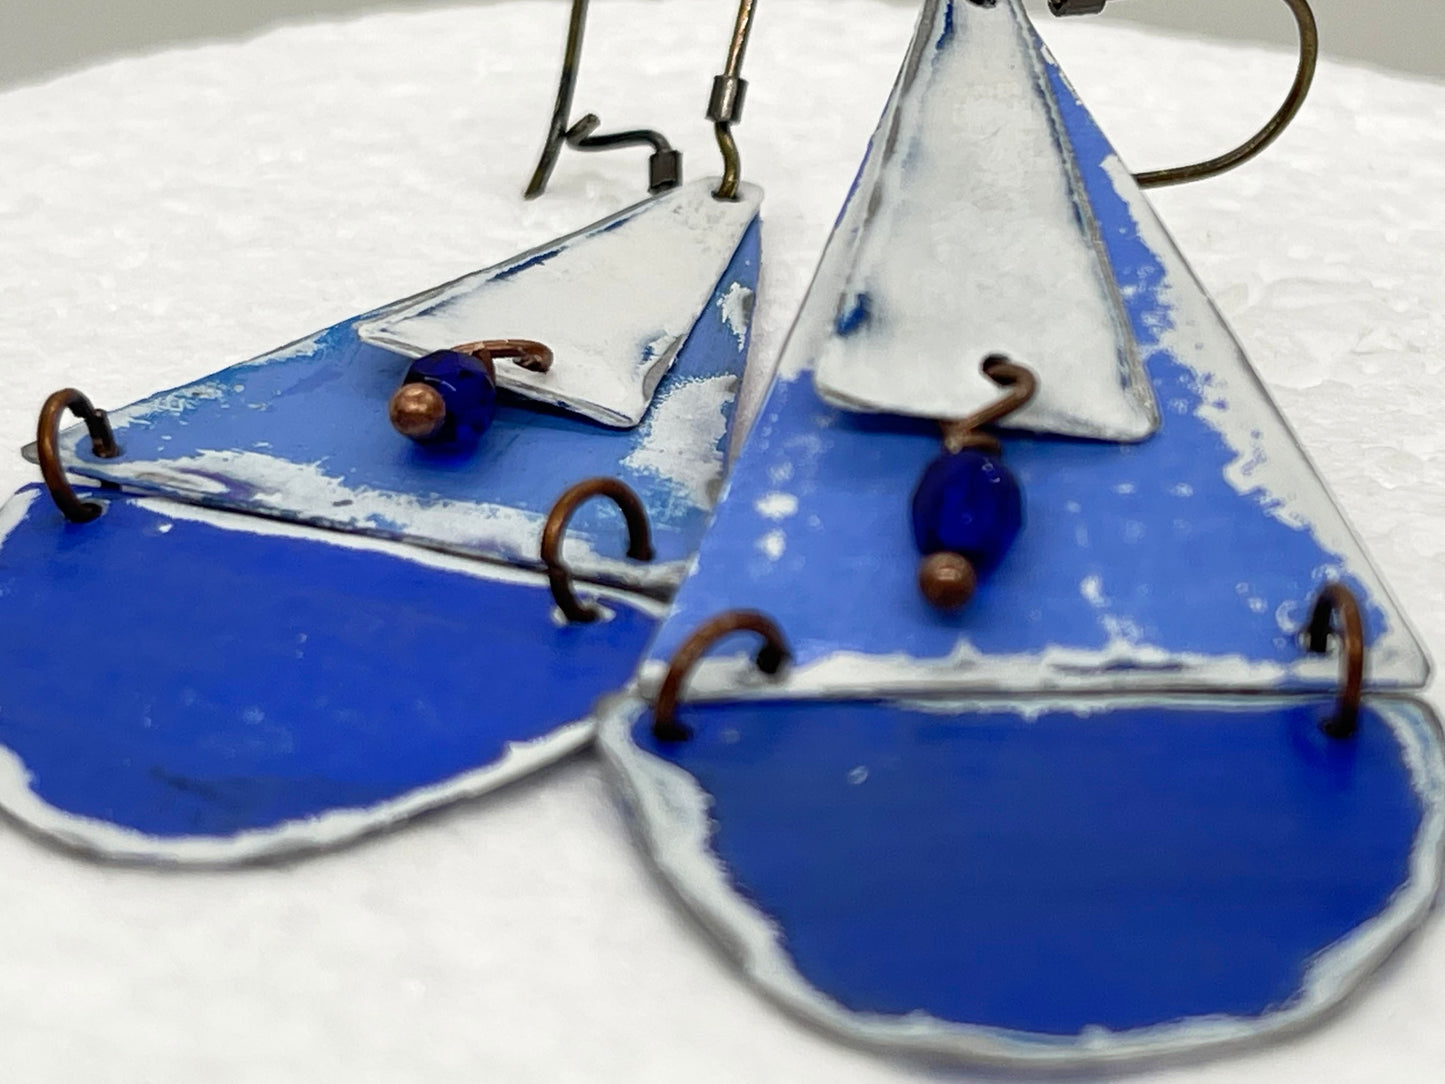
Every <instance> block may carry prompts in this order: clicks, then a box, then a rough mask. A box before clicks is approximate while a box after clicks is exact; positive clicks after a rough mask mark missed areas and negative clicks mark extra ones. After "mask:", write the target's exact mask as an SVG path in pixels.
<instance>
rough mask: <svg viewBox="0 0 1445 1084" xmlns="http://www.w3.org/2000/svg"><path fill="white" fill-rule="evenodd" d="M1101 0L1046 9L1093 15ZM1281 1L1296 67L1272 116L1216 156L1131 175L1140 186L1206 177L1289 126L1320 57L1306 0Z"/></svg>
mask: <svg viewBox="0 0 1445 1084" xmlns="http://www.w3.org/2000/svg"><path fill="white" fill-rule="evenodd" d="M1105 2H1106V0H1049V10H1050V11H1052V12H1053V13H1054V14H1055V15H1096V14H1098V13H1099V12H1101V11H1103V10H1104V4H1105ZM1284 2H1285V3H1286V4H1287V5H1288V6H1289V9H1290V12H1291V14H1293V15H1294V19H1295V22H1296V23H1297V24H1298V26H1299V66H1298V67H1297V68H1296V70H1295V77H1294V83H1293V84H1292V85H1291V86H1290V89H1289V93H1288V94H1287V95H1285V99H1284V102H1283V104H1281V105H1280V107H1279V109H1278V110H1277V111H1276V112H1275V114H1274V116H1272V117H1271V118H1270V119H1269V121H1268V122H1267V123H1266V124H1265V126H1264V127H1263V128H1261V129H1260V130H1259V131H1258V132H1256V133H1255V134H1254V135H1252V136H1250V137H1249V139H1247V140H1245V141H1244V142H1243V143H1241V144H1240V145H1239V146H1238V147H1235V148H1234V150H1232V151H1229V152H1228V153H1226V154H1221V155H1219V157H1217V158H1210V159H1209V160H1207V161H1204V162H1196V163H1194V164H1193V165H1188V166H1175V167H1174V168H1173V169H1156V170H1151V171H1149V172H1147V173H1136V174H1134V181H1135V183H1137V184H1138V185H1139V187H1140V188H1163V187H1165V186H1166V185H1172V184H1185V183H1187V182H1189V181H1202V180H1204V179H1205V178H1207V177H1217V176H1218V175H1219V174H1221V173H1224V172H1226V171H1227V170H1231V169H1233V168H1234V167H1235V166H1242V165H1243V164H1244V163H1245V162H1248V161H1249V160H1250V159H1251V158H1253V157H1254V156H1255V155H1257V154H1259V153H1260V152H1261V151H1262V150H1264V149H1265V148H1266V147H1268V146H1269V145H1270V144H1271V143H1273V142H1274V141H1275V140H1276V139H1278V138H1279V137H1280V136H1281V135H1282V134H1283V133H1284V130H1285V129H1286V128H1288V127H1289V126H1290V124H1291V122H1293V120H1294V118H1295V116H1296V115H1297V114H1298V113H1299V111H1300V107H1301V106H1303V105H1304V103H1305V98H1306V96H1308V94H1309V92H1310V84H1312V83H1313V82H1314V78H1315V67H1316V65H1317V64H1318V62H1319V56H1320V32H1319V26H1318V24H1317V23H1316V22H1315V13H1314V11H1312V10H1311V8H1310V5H1309V0H1284Z"/></svg>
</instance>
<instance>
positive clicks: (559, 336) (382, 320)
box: [357, 181, 762, 428]
mask: <svg viewBox="0 0 1445 1084" xmlns="http://www.w3.org/2000/svg"><path fill="white" fill-rule="evenodd" d="M714 187H716V181H712V182H709V181H695V182H693V183H692V184H689V185H685V186H683V187H681V188H676V189H674V190H672V191H671V192H665V193H663V194H662V195H659V196H657V197H655V198H653V199H650V200H647V201H645V202H643V203H639V204H637V205H636V206H635V207H629V208H628V209H627V210H625V211H620V212H618V213H617V214H615V215H613V216H612V217H611V218H605V219H603V220H602V221H601V222H597V223H594V224H593V225H591V226H588V227H587V228H586V229H585V230H582V231H580V232H578V233H575V234H573V235H572V236H570V237H564V238H562V239H561V240H559V241H554V242H552V243H551V244H549V245H546V246H544V247H542V248H539V249H534V250H533V251H531V252H524V253H522V254H521V255H520V256H515V257H513V258H512V259H510V260H508V261H507V262H505V263H502V264H498V265H497V266H496V267H492V268H489V269H487V270H485V271H478V272H477V273H476V274H474V275H468V276H467V277H466V278H462V279H458V280H457V281H456V282H453V283H449V284H448V285H446V286H442V287H439V288H438V289H436V290H433V291H431V292H430V293H428V294H424V295H422V296H421V297H419V298H416V299H414V300H413V301H411V302H409V303H408V304H406V305H404V306H401V307H400V308H396V309H392V310H390V311H388V312H387V313H386V314H385V315H383V316H379V317H377V318H375V319H372V320H367V321H365V322H364V323H362V324H361V325H360V326H359V327H358V328H357V334H358V335H359V336H360V337H361V339H362V341H364V342H369V343H374V344H375V345H377V346H382V347H386V348H388V349H392V350H395V351H397V352H398V353H401V354H405V355H408V356H411V357H419V356H421V355H422V354H427V353H430V352H431V351H433V350H446V349H449V348H451V347H452V346H455V345H456V344H457V343H464V342H469V341H471V340H474V339H535V340H539V341H541V342H544V343H546V344H547V345H548V346H549V347H551V348H552V350H553V352H554V353H555V354H556V361H555V363H554V364H553V366H552V368H551V369H549V370H548V371H547V372H545V373H537V372H532V371H530V370H527V369H523V368H520V367H517V366H515V365H502V366H499V367H498V369H497V381H498V383H499V384H500V385H501V386H502V387H504V388H506V389H508V390H509V391H514V392H517V393H518V394H520V395H525V396H527V397H528V398H530V399H536V400H538V401H540V402H544V403H550V404H552V405H554V406H558V407H562V408H564V409H566V410H570V411H573V412H575V413H577V414H581V415H583V416H584V417H588V418H592V419H593V420H595V421H599V422H601V423H603V424H604V425H612V426H620V427H623V428H629V427H631V426H634V425H637V424H638V423H639V422H640V421H642V417H643V414H644V413H646V411H647V406H648V404H649V403H650V402H651V401H652V393H653V389H654V388H656V386H657V382H658V380H659V379H661V377H662V375H663V373H665V372H667V369H668V366H670V365H671V364H672V362H673V359H674V358H675V357H676V355H677V352H678V350H679V349H680V348H681V347H682V344H683V342H684V341H685V340H686V339H687V336H688V332H689V331H690V330H691V329H692V326H693V324H694V323H695V322H696V321H697V318H698V317H699V316H700V315H701V314H702V310H703V307H704V306H705V305H706V304H707V299H708V296H709V295H710V294H712V292H713V290H714V289H715V288H716V286H717V283H718V280H719V279H720V278H722V276H723V274H724V272H725V271H726V270H727V266H728V264H729V262H731V260H732V257H733V253H734V252H735V251H736V250H737V247H738V242H740V241H741V240H742V237H743V234H744V233H746V232H747V229H748V226H749V224H750V223H751V222H752V221H753V219H754V218H756V217H757V213H758V207H759V206H760V205H761V203H762V190H761V189H760V188H757V187H756V186H754V185H745V186H743V188H742V190H741V193H740V195H739V198H738V199H736V200H720V199H715V198H714V197H713V195H712V189H713V188H714ZM599 284H603V285H601V286H599Z"/></svg>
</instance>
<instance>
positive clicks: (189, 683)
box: [0, 5, 761, 864]
mask: <svg viewBox="0 0 1445 1084" xmlns="http://www.w3.org/2000/svg"><path fill="white" fill-rule="evenodd" d="M581 6H582V5H579V7H581ZM579 44H580V42H579ZM573 59H575V58H573ZM570 62H571V61H569V63H570ZM732 75H733V76H736V72H735V71H734V72H733V73H732ZM733 119H735V118H733ZM719 123H724V122H719ZM728 123H730V121H728ZM725 126H726V124H724V127H725ZM735 161H736V159H735V156H734V158H733V164H734V165H735ZM673 164H674V166H676V164H677V163H676V161H675V159H674V160H673ZM729 172H730V173H731V174H732V175H733V185H734V187H733V190H732V191H731V192H726V191H725V192H724V193H723V195H722V196H721V197H715V196H714V187H715V185H710V184H707V183H703V184H694V185H688V186H677V185H675V184H670V185H664V186H662V189H661V190H660V191H658V192H656V193H655V194H654V195H652V196H651V198H649V199H647V200H645V201H643V202H642V203H639V204H637V205H635V206H633V207H629V208H626V209H625V210H622V211H619V212H617V213H616V214H613V215H611V216H610V217H608V218H605V219H603V220H602V221H601V222H597V223H594V224H593V225H591V226H588V227H586V228H584V229H581V230H579V231H577V232H576V233H573V234H571V235H569V236H566V237H562V238H560V239H558V240H555V241H551V242H549V243H547V244H545V245H542V246H540V247H538V248H535V249H533V250H531V251H529V252H525V253H523V254H521V255H519V256H516V257H514V258H512V259H510V260H507V261H506V262H504V263H502V264H499V265H497V266H495V267H492V268H489V269H487V270H484V271H479V272H476V273H475V274H471V275H467V276H465V277H463V278H461V279H458V280H456V281H455V282H451V283H447V284H445V285H442V286H439V287H437V288H435V289H432V290H428V291H427V292H425V293H422V294H419V295H417V296H415V297H411V298H407V299H405V300H402V301H398V302H395V303H393V304H389V305H386V306H384V307H382V308H381V309H378V310H376V311H373V312H369V313H366V314H364V315H362V316H359V317H355V318H352V319H348V320H344V321H342V322H340V323H338V324H336V325H334V326H332V327H329V328H327V329H325V330H323V331H321V332H319V333H318V334H316V335H314V336H312V337H310V338H308V339H306V340H304V341H301V342H297V343H293V344H291V345H289V346H286V347H283V348H281V349H280V350H276V351H273V352H271V353H269V354H266V355H263V356H261V357H259V358H256V359H255V360H252V361H248V362H244V363H242V364H239V365H233V366H231V367H229V368H227V369H225V370H223V371H221V372H219V373H217V374H215V375H214V376H211V377H208V378H206V379H203V380H199V381H196V382H194V383H191V384H188V385H185V386H183V387H179V388H175V389H172V390H170V391H167V392H164V393H162V394H159V395H156V396H152V397H151V398H149V399H146V400H143V401H141V402H138V403H135V404H133V405H131V406H128V407H125V408H123V409H120V410H117V411H115V412H114V413H113V414H111V415H109V416H107V415H105V414H104V413H103V412H101V411H98V410H96V409H95V408H94V407H93V406H92V405H91V404H90V403H89V402H88V400H86V399H85V397H84V396H83V395H81V394H80V393H79V392H78V391H75V390H73V389H66V390H65V391H64V392H60V393H57V394H56V395H55V396H52V397H51V399H50V400H49V402H48V403H47V404H46V407H45V410H44V412H43V414H42V417H41V421H40V426H39V433H38V436H39V439H38V441H37V444H36V446H35V448H34V449H33V450H32V454H33V455H35V457H36V458H37V459H38V460H39V462H40V464H41V469H42V472H43V475H44V478H45V484H44V485H36V486H31V487H28V488H27V489H24V490H22V491H21V492H20V493H19V494H17V495H16V496H15V497H13V498H12V499H11V500H10V502H9V503H8V504H7V505H5V507H4V510H3V512H0V630H3V631H0V638H3V640H4V650H3V656H0V657H3V658H4V659H5V672H4V675H3V681H0V765H3V766H4V768H5V770H4V772H3V778H0V804H3V806H4V808H5V809H6V811H8V812H9V813H10V814H11V815H12V816H14V817H15V818H16V819H17V820H18V821H20V822H21V823H23V824H24V825H26V826H28V827H29V828H31V829H32V830H34V831H35V832H36V833H37V834H38V835H40V836H42V837H44V838H46V839H49V840H52V841H55V842H58V843H61V844H63V845H65V846H67V847H70V848H73V849H75V850H78V851H82V852H86V853H89V854H93V855H96V856H100V857H104V858H109V859H115V860H125V861H139V862H152V863H171V864H227V863H233V862H241V861H248V860H257V859H264V858H268V857H272V856H277V855H282V854H295V853H300V852H306V851H310V850H314V849H317V848H323V847H330V846H335V845H338V844H341V843H344V842H346V841H349V840H352V839H355V838H357V837H359V836H362V835H365V834H367V833H371V832H376V831H378V830H382V829H384V828H386V827H388V826H390V825H393V824H395V823H397V822H399V821H401V820H403V819H405V818H407V817H409V816H411V815H413V814H416V813H418V812H421V811H424V810H427V809H432V808H435V807H437V806H440V805H442V804H445V803H448V802H452V801H455V800H457V799H460V798H464V797H468V796H472V795H476V794H480V793H483V792H485V791H488V790H491V789H494V788H496V787H498V786H501V785H504V784H506V783H508V782H509V781H512V780H515V779H518V778H520V777H523V776H525V775H527V774H529V773H531V772H533V771H535V770H537V769H538V768H540V767H541V766H543V765H546V764H548V763H551V762H553V761H555V760H557V759H558V758H560V757H562V756H565V755H566V754H568V753H570V752H572V751H574V750H576V749H578V748H580V747H582V746H583V745H585V744H586V743H588V742H589V741H590V740H591V737H592V725H591V722H590V720H589V718H588V712H589V709H590V706H591V704H592V702H593V701H594V700H595V699H596V697H597V696H599V695H600V694H602V693H603V692H605V691H607V690H609V689H612V688H615V687H617V686H618V685H619V684H621V683H622V682H623V681H624V680H625V679H626V677H627V675H628V674H629V673H630V672H631V671H632V670H633V668H634V667H635V665H636V661H637V658H638V656H639V654H640V652H641V651H642V649H643V648H644V646H645V645H646V643H647V641H648V639H649V638H650V636H651V635H652V633H653V631H654V627H655V624H656V621H657V619H658V617H659V616H660V614H661V613H662V609H663V607H662V602H661V600H662V599H665V598H666V597H668V595H670V594H671V592H672V590H673V589H674V587H675V586H676V584H677V583H678V582H679V580H680V579H681V577H682V575H683V573H684V572H685V570H686V568H687V566H688V564H689V562H690V560H691V558H692V555H693V553H694V551H695V549H696V547H697V544H698V542H699V540H700V538H701V535H702V531H703V527H704V524H705V522H706V519H707V517H708V514H709V512H710V510H711V507H712V505H713V502H714V501H715V499H716V496H717V493H718V491H719V489H720V487H721V481H722V471H723V457H724V453H725V449H726V447H727V437H728V431H729V427H730V424H731V418H732V411H733V402H734V397H735V394H736V390H737V388H738V385H739V379H740V376H741V372H742V368H743V363H744V360H745V358H746V354H747V349H748V339H749V331H750V318H751V313H752V298H753V295H754V292H755V291H756V288H757V275H758V263H759V230H760V223H759V218H758V206H759V202H760V200H761V192H760V190H759V189H758V188H756V187H755V186H752V185H748V184H741V183H738V182H737V179H736V170H735V168H733V169H730V171H729ZM667 179H669V180H676V177H675V170H674V176H673V177H671V178H667ZM67 411H69V412H71V413H74V414H76V415H77V416H79V417H80V418H82V420H84V422H85V423H86V424H85V426H84V427H83V428H82V427H77V428H76V429H74V430H70V431H64V432H62V431H60V421H61V418H62V416H63V415H64V414H65V413H66V412H67ZM67 472H69V473H70V474H72V475H76V476H79V477H82V478H85V479H87V480H88V482H89V483H90V484H88V485H87V486H85V487H82V488H79V489H77V488H74V487H72V485H71V482H70V481H69V479H68V478H67ZM47 490H48V493H47ZM51 498H54V499H53V500H52V499H51ZM594 498H601V499H600V500H599V499H594ZM624 550H625V552H624Z"/></svg>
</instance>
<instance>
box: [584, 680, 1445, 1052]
mask: <svg viewBox="0 0 1445 1084" xmlns="http://www.w3.org/2000/svg"><path fill="white" fill-rule="evenodd" d="M1329 710H1330V701H1329V700H1328V698H1320V697H1308V696H1307V697H1290V698H1280V697H1265V698H1261V697H1231V696H1221V695H1211V696H1189V697H1183V696H1171V697H1159V696H1152V697H1151V696H1143V695H1134V696H1123V697H1111V696H1081V695H1077V694H1076V695H1073V696H1071V697H1069V698H1068V699H1060V698H1050V697H1047V696H1032V697H995V698H988V699H978V700H972V701H956V700H954V701H949V700H937V699H916V700H892V699H889V700H881V701H864V700H851V701H844V702H837V701H829V700H808V699H790V700H760V701H754V702H736V701H735V702H731V703H693V704H687V705H685V706H684V707H683V708H682V709H681V718H682V720H683V721H684V722H685V724H686V726H687V728H688V731H689V737H688V738H687V740H684V741H665V740H659V739H658V738H656V737H655V736H654V734H653V732H652V713H651V711H650V710H649V709H648V706H647V705H646V704H645V703H644V702H643V701H641V700H638V699H635V698H625V699H623V698H619V699H617V700H614V701H613V702H612V703H611V704H610V705H609V706H608V708H607V709H606V711H605V714H604V716H603V721H602V740H603V750H604V753H605V755H606V757H607V759H608V761H609V762H610V766H611V767H612V768H613V769H614V772H615V774H616V776H617V777H618V779H619V780H620V786H621V789H622V792H623V794H624V795H625V796H626V798H627V800H628V804H629V806H630V808H631V810H632V812H633V814H634V817H635V819H636V821H637V823H638V828H639V837H640V839H641V841H642V843H643V845H644V846H645V847H646V849H647V851H648V853H649V855H650V856H651V858H652V860H653V861H654V862H655V863H656V865H657V867H658V869H659V870H660V871H661V873H662V875H663V876H664V877H665V878H666V879H667V881H668V883H669V885H670V886H671V888H672V889H673V890H674V892H676V894H677V895H678V897H679V898H680V899H681V900H682V901H683V903H684V904H685V906H687V907H688V909H689V910H690V911H692V912H693V913H694V915H696V916H697V917H698V918H699V919H700V920H701V922H702V923H703V925H704V926H705V927H706V928H707V929H709V930H710V931H712V932H713V933H714V934H715V935H716V936H717V937H718V938H719V942H720V943H722V944H725V945H728V946H730V950H729V954H730V955H731V956H732V957H733V961H734V962H735V963H736V964H737V965H738V966H739V967H741V968H742V970H743V971H744V972H745V973H746V974H747V976H748V977H749V978H750V979H751V980H752V981H753V982H754V983H756V984H758V985H759V986H761V987H762V988H763V989H764V990H765V991H766V992H767V994H768V996H769V997H771V998H772V999H774V1000H775V1001H777V1002H778V1003H779V1004H781V1005H782V1006H783V1007H785V1008H787V1009H788V1010H789V1011H791V1012H794V1013H796V1014H798V1015H799V1016H801V1017H803V1018H804V1019H806V1020H808V1021H810V1022H812V1023H814V1024H817V1025H820V1026H822V1027H824V1028H827V1029H829V1030H833V1031H837V1032H839V1033H841V1034H842V1035H845V1036H847V1037H848V1038H849V1039H850V1040H851V1041H854V1042H862V1043H864V1044H866V1045H868V1046H873V1047H877V1048H881V1049H886V1050H889V1051H893V1052H898V1053H911V1054H917V1055H923V1056H929V1057H947V1058H956V1059H960V1060H964V1061H969V1062H981V1063H993V1064H998V1065H1029V1066H1034V1067H1042V1066H1046V1065H1052V1066H1058V1067H1063V1066H1083V1065H1094V1066H1097V1065H1101V1064H1113V1063H1124V1062H1127V1061H1130V1060H1135V1059H1139V1058H1155V1057H1159V1056H1162V1055H1168V1054H1174V1053H1181V1052H1184V1051H1198V1050H1203V1049H1226V1048H1229V1047H1231V1046H1235V1045H1238V1044H1240V1043H1242V1042H1245V1041H1247V1040H1251V1039H1258V1038H1260V1037H1262V1036H1266V1035H1271V1034H1279V1033H1283V1032H1287V1031H1289V1030H1290V1029H1292V1028H1296V1027H1298V1026H1300V1025H1301V1024H1302V1023H1304V1022H1306V1021H1308V1020H1310V1019H1311V1018H1313V1017H1315V1016H1317V1015H1319V1014H1321V1013H1323V1012H1325V1011H1326V1010H1328V1009H1329V1008H1331V1007H1333V1006H1334V1005H1336V1004H1338V1002H1339V1001H1340V1000H1341V999H1342V998H1343V997H1345V996H1346V995H1347V994H1348V993H1349V992H1350V991H1351V990H1352V989H1354V988H1355V986H1356V985H1357V984H1358V983H1359V982H1360V981H1361V980H1362V979H1363V978H1364V977H1365V976H1366V975H1367V974H1368V973H1369V972H1370V971H1371V970H1372V969H1373V968H1375V967H1376V966H1378V965H1379V964H1380V963H1381V962H1382V961H1383V960H1384V958H1385V957H1386V956H1387V955H1388V954H1389V952H1390V951H1391V949H1393V948H1394V947H1396V946H1397V945H1398V944H1399V942H1400V940H1401V939H1402V938H1403V937H1404V936H1406V934H1407V933H1408V932H1409V931H1411V930H1412V929H1414V928H1415V927H1416V926H1417V925H1418V924H1419V923H1420V922H1422V921H1423V920H1424V918H1425V917H1426V915H1427V914H1428V913H1429V910H1430V907H1431V903H1432V901H1433V899H1434V895H1435V891H1436V886H1437V883H1438V880H1439V873H1440V870H1439V864H1440V850H1441V840H1442V830H1445V759H1442V751H1441V745H1440V733H1439V725H1438V722H1437V721H1436V720H1435V718H1434V716H1433V715H1432V713H1431V712H1430V710H1429V709H1428V708H1427V707H1425V706H1424V705H1422V704H1420V703H1418V702H1415V701H1410V700H1403V699H1393V698H1371V699H1370V700H1369V701H1368V702H1367V706H1366V707H1365V708H1364V710H1363V712H1362V716H1361V721H1360V729H1359V732H1358V735H1357V737H1356V738H1349V739H1343V740H1341V739H1335V738H1331V737H1329V736H1328V735H1326V734H1324V733H1323V732H1322V731H1321V729H1320V726H1319V724H1320V720H1321V718H1322V717H1324V716H1326V715H1327V713H1328V712H1329Z"/></svg>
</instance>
